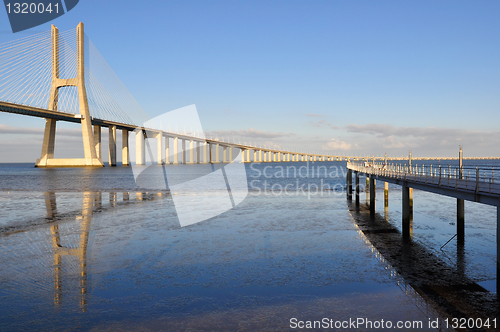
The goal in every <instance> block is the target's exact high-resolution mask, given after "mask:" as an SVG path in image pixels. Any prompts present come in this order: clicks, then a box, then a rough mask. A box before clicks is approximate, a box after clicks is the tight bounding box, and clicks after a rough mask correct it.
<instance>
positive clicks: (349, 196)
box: [346, 169, 352, 200]
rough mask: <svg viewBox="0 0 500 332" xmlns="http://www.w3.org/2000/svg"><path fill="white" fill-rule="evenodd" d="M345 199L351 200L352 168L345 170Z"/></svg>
mask: <svg viewBox="0 0 500 332" xmlns="http://www.w3.org/2000/svg"><path fill="white" fill-rule="evenodd" d="M346 180H347V199H348V200H352V170H350V169H348V170H347V178H346Z"/></svg>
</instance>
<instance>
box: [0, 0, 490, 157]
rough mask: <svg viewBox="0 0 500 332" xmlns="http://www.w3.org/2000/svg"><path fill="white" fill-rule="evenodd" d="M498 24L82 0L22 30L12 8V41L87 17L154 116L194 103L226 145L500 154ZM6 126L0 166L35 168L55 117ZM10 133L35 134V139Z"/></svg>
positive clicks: (2, 34)
mask: <svg viewBox="0 0 500 332" xmlns="http://www.w3.org/2000/svg"><path fill="white" fill-rule="evenodd" d="M498 17H500V2H498V1H480V2H472V1H333V0H329V1H319V0H318V1H290V0H288V1H160V0H158V1H155V0H148V1H126V0H119V1H118V0H106V1H102V0H101V1H94V0H81V1H80V3H79V4H78V6H77V7H75V8H74V9H73V10H72V11H70V12H69V13H68V14H66V15H63V16H62V17H60V18H58V19H56V20H55V21H52V22H50V23H48V24H45V25H42V26H38V27H36V28H33V29H31V30H28V31H25V32H21V33H17V34H12V32H11V30H10V26H9V24H8V19H7V15H6V12H5V10H3V9H0V43H3V42H6V41H9V40H12V39H17V38H20V37H23V36H26V35H28V34H32V33H36V32H40V31H47V30H49V29H50V24H55V25H57V26H58V28H59V29H60V30H61V31H64V30H68V29H72V28H74V27H76V25H77V24H78V22H80V21H82V22H84V23H85V31H86V33H87V35H88V36H89V37H90V38H91V40H92V42H93V43H94V44H95V45H96V46H97V48H98V49H99V51H100V52H101V54H102V55H103V56H104V58H105V59H106V60H107V61H108V63H109V64H110V66H111V67H112V68H113V69H114V71H115V72H116V74H117V75H118V76H119V77H120V79H121V80H122V82H123V83H124V84H125V86H126V87H127V88H128V89H129V91H130V92H131V94H132V95H133V96H134V97H135V99H136V100H137V101H138V102H139V104H140V105H141V106H142V108H143V109H144V110H145V111H146V113H147V114H148V115H149V116H150V117H154V116H157V115H160V114H162V113H164V112H167V111H170V110H173V109H177V108H180V107H183V106H186V105H190V104H196V106H197V109H198V112H199V115H200V118H201V121H202V124H203V126H204V129H205V130H206V131H209V132H211V133H212V134H214V135H218V136H220V137H229V136H230V137H232V138H233V139H236V140H240V141H246V142H255V143H257V144H264V145H266V146H280V147H290V148H296V149H299V150H301V151H311V152H312V151H314V152H319V151H323V152H325V153H333V154H351V155H372V154H376V155H383V153H384V152H387V153H388V154H389V155H394V156H400V155H407V153H408V150H410V149H411V150H412V151H413V155H415V156H440V155H448V156H449V155H456V154H457V151H458V145H459V144H463V145H464V153H465V154H466V155H477V156H488V155H496V156H498V155H500V145H499V144H498V140H499V139H500V130H499V129H498V124H499V123H500V112H499V106H500V94H499V91H500V62H499V58H498V55H499V54H500V46H499V45H500V43H499V40H500V38H499V37H500V20H499V19H498ZM0 123H1V124H2V125H3V127H0V154H1V155H2V157H1V159H0V161H6V159H5V154H6V153H9V151H10V148H9V146H11V144H12V143H13V142H14V141H16V142H17V143H16V144H18V146H19V148H17V149H16V151H17V152H16V155H15V157H13V158H14V159H16V160H19V161H34V160H32V159H33V158H36V157H37V156H38V154H39V153H40V152H39V151H40V147H41V134H40V132H41V129H42V128H43V125H44V121H43V120H42V119H32V118H27V117H25V116H19V115H9V114H0ZM11 127H14V128H24V129H25V131H27V130H28V129H29V130H31V132H32V134H31V135H32V136H30V138H31V142H28V141H27V140H26V137H24V136H21V135H16V134H12V132H13V131H14V130H12V128H11ZM36 128H39V132H38V131H37V130H36ZM60 128H68V129H70V128H74V129H75V130H76V129H77V128H75V127H74V126H72V125H67V124H61V126H60ZM23 140H26V141H23ZM21 141H23V142H24V143H23V142H21ZM33 143H34V144H33ZM64 144H65V143H64V142H61V143H60V144H57V143H56V155H57V153H58V150H57V147H59V146H60V147H61V151H65V150H64V148H66V149H68V150H71V148H70V147H69V146H66V147H65V146H64ZM21 152H22V153H21ZM62 153H63V154H64V152H62Z"/></svg>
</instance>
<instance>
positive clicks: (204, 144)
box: [202, 141, 208, 164]
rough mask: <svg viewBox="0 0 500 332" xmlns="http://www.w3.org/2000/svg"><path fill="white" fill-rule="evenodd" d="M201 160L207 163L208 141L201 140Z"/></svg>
mask: <svg viewBox="0 0 500 332" xmlns="http://www.w3.org/2000/svg"><path fill="white" fill-rule="evenodd" d="M202 149H203V161H202V164H208V142H207V141H204V142H203V146H202Z"/></svg>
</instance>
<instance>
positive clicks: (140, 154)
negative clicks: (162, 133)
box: [135, 130, 146, 165]
mask: <svg viewBox="0 0 500 332" xmlns="http://www.w3.org/2000/svg"><path fill="white" fill-rule="evenodd" d="M145 159H146V149H145V146H144V131H142V130H139V131H137V132H136V133H135V164H136V165H144V163H145Z"/></svg>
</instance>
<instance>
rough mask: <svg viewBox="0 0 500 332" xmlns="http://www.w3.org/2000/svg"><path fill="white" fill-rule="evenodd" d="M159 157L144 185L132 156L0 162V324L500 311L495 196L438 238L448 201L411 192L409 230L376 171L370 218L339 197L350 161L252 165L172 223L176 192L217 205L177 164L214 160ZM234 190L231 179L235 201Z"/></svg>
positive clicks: (211, 322) (275, 324)
mask: <svg viewBox="0 0 500 332" xmlns="http://www.w3.org/2000/svg"><path fill="white" fill-rule="evenodd" d="M483 164H484V162H483ZM436 165H437V162H436ZM446 165H447V164H446ZM291 166H293V167H291ZM167 167H171V168H170V169H169V170H168V172H170V173H169V174H170V175H171V176H173V177H169V181H168V183H166V188H165V189H159V190H148V189H147V188H140V187H139V186H138V185H137V184H136V182H135V181H134V175H133V173H132V170H131V168H130V167H116V168H108V167H106V168H102V169H85V168H76V169H70V168H67V169H36V168H33V167H32V165H29V164H3V165H0V257H1V262H2V263H1V264H2V269H1V270H0V285H1V286H0V306H1V308H2V310H1V311H0V330H1V331H11V330H19V331H23V330H95V331H101V330H104V331H116V330H126V331H136V330H139V329H142V330H154V331H155V330H162V331H231V330H242V331H281V330H289V329H291V330H299V329H297V328H296V329H293V328H291V319H296V321H297V322H298V321H314V320H322V319H323V318H328V319H332V320H333V322H336V321H338V322H342V321H345V320H349V319H354V320H356V319H358V318H360V319H364V320H365V321H366V320H369V321H371V322H372V324H373V323H374V324H375V325H376V324H377V322H380V321H381V320H382V319H383V320H384V322H387V321H391V322H392V323H393V324H396V323H397V322H398V321H402V322H407V323H408V322H409V323H412V324H418V322H422V326H423V328H421V329H417V328H409V329H406V330H407V331H415V330H419V331H436V330H440V331H447V330H452V329H451V328H446V325H445V323H444V320H445V319H446V318H452V317H483V318H490V319H493V318H495V317H497V316H499V315H498V305H497V302H496V289H495V282H496V209H495V208H492V207H488V206H485V205H479V204H476V203H469V202H466V205H465V207H466V243H465V246H464V247H457V244H456V241H455V240H452V241H450V243H448V244H447V245H446V246H445V247H443V248H441V246H443V245H444V244H445V243H446V242H447V241H448V240H449V239H450V238H452V236H453V235H454V234H455V233H456V226H455V224H454V223H455V212H456V205H455V204H456V200H455V199H452V198H445V197H440V196H436V195H432V194H428V193H424V192H419V191H415V192H414V222H413V227H414V229H413V239H412V241H410V242H405V241H402V239H401V234H400V226H401V225H400V224H401V191H400V190H399V188H398V187H397V186H394V187H393V186H391V187H390V193H389V209H388V210H385V209H384V206H383V191H380V189H382V188H383V185H382V184H381V183H380V184H379V190H378V191H377V216H376V217H375V218H374V219H373V218H372V219H371V218H370V216H369V213H368V212H367V211H366V206H365V205H364V204H361V206H360V207H359V208H358V209H357V208H356V207H355V206H354V205H352V204H351V203H349V202H348V201H347V200H346V195H345V191H344V186H345V163H342V162H334V163H320V162H317V163H314V164H306V163H272V164H262V165H257V164H252V165H248V164H247V165H245V167H246V172H247V185H248V187H249V191H248V195H247V197H246V198H245V199H244V200H243V201H242V202H241V203H240V204H238V205H237V206H236V207H234V208H233V209H230V210H227V211H225V212H223V213H222V214H220V215H218V216H216V217H212V218H209V219H208V220H205V221H202V222H199V223H195V224H192V225H189V226H187V227H181V226H180V223H179V218H178V214H177V213H176V207H178V206H176V205H175V204H174V202H179V201H177V200H176V197H177V196H182V197H184V198H186V197H187V198H188V199H190V202H191V205H190V206H189V208H190V209H193V210H196V211H198V212H199V213H202V214H203V213H205V211H207V212H206V213H209V212H208V211H211V209H213V207H212V206H210V204H206V201H204V200H203V199H201V198H203V197H201V198H200V196H203V195H208V193H206V192H201V193H200V192H197V191H196V190H194V189H193V190H191V191H190V190H184V191H175V192H174V190H169V187H168V185H169V184H170V186H173V184H172V183H173V182H175V181H176V180H171V179H174V178H175V176H174V175H178V176H179V177H186V178H189V179H195V178H197V177H199V176H202V175H204V174H208V173H210V172H212V171H214V170H215V171H216V170H217V169H218V168H219V167H220V166H218V167H215V168H212V166H211V165H210V166H202V165H194V166H175V167H174V166H167ZM266 167H267V168H266ZM287 167H289V168H288V172H287ZM299 167H303V168H302V169H301V170H299ZM321 167H323V168H321ZM163 170H164V169H163V168H162V167H161V166H155V167H152V168H151V169H150V171H151V172H152V173H151V174H161V173H162V172H163ZM325 170H326V171H325ZM158 172H160V173H158ZM313 172H314V173H313ZM144 174H146V173H144ZM306 175H308V177H307V176H306ZM499 175H500V174H499ZM158 181H159V182H158V183H160V184H161V181H162V180H161V179H159V180H158ZM229 182H230V181H229ZM362 183H364V181H362ZM160 187H161V186H160ZM243 189H245V188H242V187H238V185H231V191H232V195H233V196H232V202H233V203H234V201H235V200H236V197H237V193H238V192H241V191H242V190H243ZM210 195H215V196H217V195H219V196H224V195H227V189H225V188H223V189H220V188H219V187H218V188H217V189H214V190H213V192H211V193H210ZM361 197H362V200H361V202H362V203H364V202H365V194H364V193H362V196H361ZM200 199H201V200H200ZM176 204H177V203H176ZM429 319H430V320H432V321H435V320H436V319H439V325H438V327H437V328H430V327H429ZM498 320H499V322H500V317H498ZM335 330H339V331H340V330H347V329H342V328H339V329H335ZM351 330H352V329H351ZM357 330H363V331H370V330H374V327H373V326H372V328H370V327H369V326H367V325H360V326H359V329H357ZM378 330H380V329H378ZM387 330H400V329H396V328H394V327H393V328H392V329H387ZM401 330H404V329H401Z"/></svg>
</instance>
